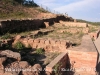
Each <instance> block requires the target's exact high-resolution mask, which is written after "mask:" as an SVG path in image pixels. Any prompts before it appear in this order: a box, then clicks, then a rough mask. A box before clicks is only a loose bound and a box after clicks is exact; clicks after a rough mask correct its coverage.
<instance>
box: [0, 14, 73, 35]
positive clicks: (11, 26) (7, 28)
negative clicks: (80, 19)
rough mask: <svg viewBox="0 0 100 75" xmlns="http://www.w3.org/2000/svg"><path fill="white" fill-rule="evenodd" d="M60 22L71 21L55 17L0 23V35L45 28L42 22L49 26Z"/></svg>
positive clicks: (63, 17) (62, 17)
mask: <svg viewBox="0 0 100 75" xmlns="http://www.w3.org/2000/svg"><path fill="white" fill-rule="evenodd" d="M59 20H62V21H73V20H72V19H70V18H68V17H67V18H66V17H65V16H62V15H61V16H57V17H55V18H49V19H26V20H25V19H24V20H6V21H1V23H0V33H2V34H3V33H7V32H10V33H12V32H22V31H27V30H34V29H39V28H42V27H44V28H45V27H47V26H46V25H45V23H44V22H49V23H48V24H49V26H50V25H53V24H54V23H55V22H59Z"/></svg>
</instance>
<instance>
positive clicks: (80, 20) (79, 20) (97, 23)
mask: <svg viewBox="0 0 100 75" xmlns="http://www.w3.org/2000/svg"><path fill="white" fill-rule="evenodd" d="M77 22H85V23H88V24H92V25H100V22H90V21H85V20H82V19H77Z"/></svg>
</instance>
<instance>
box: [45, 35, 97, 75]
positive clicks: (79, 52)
mask: <svg viewBox="0 0 100 75" xmlns="http://www.w3.org/2000/svg"><path fill="white" fill-rule="evenodd" d="M97 58H98V52H97V51H96V48H95V45H94V43H93V41H92V40H91V38H90V36H89V35H85V36H83V38H82V43H81V45H80V46H78V47H73V48H69V49H67V50H66V51H64V53H62V54H61V55H59V56H58V57H56V58H55V59H54V60H53V61H52V62H51V63H50V64H48V65H47V66H46V71H48V72H49V73H53V70H55V68H54V67H55V66H56V65H57V64H58V63H59V62H60V63H61V64H60V66H59V67H60V69H61V68H65V70H64V69H63V70H64V71H66V70H67V68H66V67H70V70H69V71H70V73H71V71H73V72H75V73H76V74H77V75H95V71H96V65H97ZM62 66H63V67H62ZM58 70H59V69H58ZM67 71H68V70H67ZM59 73H64V72H63V71H61V70H59ZM51 75H52V74H51ZM61 75H64V74H61ZM68 75H69V74H68ZM72 75H73V74H72Z"/></svg>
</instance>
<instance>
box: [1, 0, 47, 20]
mask: <svg viewBox="0 0 100 75" xmlns="http://www.w3.org/2000/svg"><path fill="white" fill-rule="evenodd" d="M41 12H48V11H46V10H44V9H43V8H40V7H39V6H38V5H37V4H36V3H35V2H34V1H33V0H31V1H30V0H29V1H28V0H27V1H26V0H0V19H8V18H9V19H10V18H11V19H12V18H13V19H16V18H35V17H36V16H37V15H38V14H39V13H41Z"/></svg>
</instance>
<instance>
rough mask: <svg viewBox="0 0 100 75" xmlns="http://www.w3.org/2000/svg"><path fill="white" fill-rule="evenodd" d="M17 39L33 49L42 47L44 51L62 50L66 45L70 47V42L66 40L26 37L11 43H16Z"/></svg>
mask: <svg viewBox="0 0 100 75" xmlns="http://www.w3.org/2000/svg"><path fill="white" fill-rule="evenodd" d="M18 41H20V42H22V43H23V44H24V45H25V46H26V47H28V46H29V45H30V46H31V47H32V48H33V49H37V48H43V49H44V50H45V51H48V52H55V51H59V52H63V51H65V50H66V49H67V48H68V47H70V45H71V43H70V42H69V41H66V40H53V39H28V38H21V39H18V40H16V39H15V41H14V43H13V45H14V44H16V43H17V42H18Z"/></svg>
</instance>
